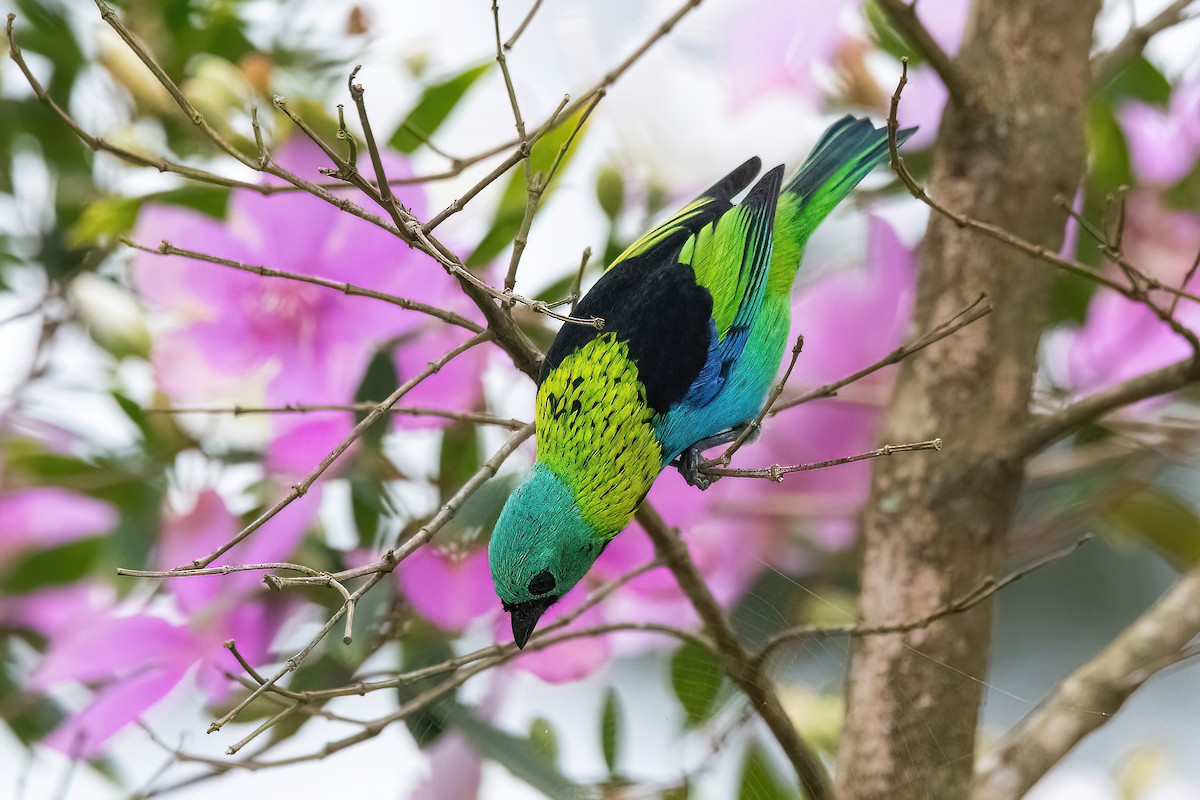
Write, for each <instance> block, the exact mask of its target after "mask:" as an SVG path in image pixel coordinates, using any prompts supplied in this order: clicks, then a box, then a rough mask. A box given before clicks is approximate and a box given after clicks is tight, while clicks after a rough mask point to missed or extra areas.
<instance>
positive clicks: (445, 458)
mask: <svg viewBox="0 0 1200 800" xmlns="http://www.w3.org/2000/svg"><path fill="white" fill-rule="evenodd" d="M476 427H477V426H475V425H473V424H472V423H470V422H463V421H461V420H460V421H456V422H453V423H451V424H449V425H447V426H446V427H445V429H444V430H443V431H442V449H441V454H440V455H439V457H438V492H439V493H440V496H441V502H443V503H445V502H446V501H447V500H449V499H450V498H451V497H453V496H454V494H455V493H456V492H457V491H458V490H459V489H460V488H462V485H463V484H464V483H466V482H467V481H468V480H470V479H471V476H473V475H474V474H475V473H476V472H478V471H479V467H480V465H481V464H482V463H483V456H482V454H481V452H480V447H479V437H478V436H477V435H476Z"/></svg>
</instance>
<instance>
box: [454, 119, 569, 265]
mask: <svg viewBox="0 0 1200 800" xmlns="http://www.w3.org/2000/svg"><path fill="white" fill-rule="evenodd" d="M582 114H583V109H580V110H579V111H576V112H575V113H574V114H572V115H571V116H570V117H568V118H566V119H565V120H563V121H561V122H559V123H558V125H557V126H556V127H554V128H553V129H551V130H549V131H547V132H546V134H545V135H544V136H543V137H542V138H540V139H538V141H537V144H535V145H534V146H533V150H531V151H530V154H529V166H530V169H532V170H533V171H534V172H535V173H538V172H547V171H549V169H550V167H551V166H552V165H553V164H554V160H555V159H556V158H557V157H558V152H559V150H561V149H562V147H563V145H565V144H566V143H567V141H568V140H569V139H570V138H571V134H572V133H573V132H574V131H575V126H576V125H577V124H578V123H579V119H580V116H581V115H582ZM586 132H587V125H586V124H585V125H584V128H583V130H581V131H580V132H579V134H578V135H577V136H576V137H575V143H574V145H573V146H572V148H571V149H570V150H568V151H567V153H566V155H565V156H563V161H562V163H561V164H560V165H559V168H558V169H559V172H560V173H561V172H562V171H563V170H565V169H566V168H567V165H568V163H569V162H570V160H571V157H572V155H573V154H574V152H575V150H576V149H578V145H579V141H580V139H582V138H583V135H584V134H585V133H586ZM553 191H554V183H551V184H550V185H549V186H547V187H546V191H545V193H544V194H543V195H542V203H545V201H546V198H547V197H548V196H549V195H550V194H551V193H552V192H553ZM527 200H528V192H527V191H526V189H525V171H524V170H523V169H514V170H512V171H511V172H510V173H509V177H508V182H507V183H506V184H505V185H504V193H503V194H502V195H501V196H500V206H499V207H498V208H497V209H496V216H495V217H494V218H493V219H492V226H491V228H489V229H488V232H487V233H486V234H484V237H483V239H482V241H480V243H479V246H478V247H476V248H475V251H474V252H473V253H471V255H470V256H469V257H468V258H467V266H468V267H472V268H474V267H481V266H483V265H484V264H487V263H488V262H489V261H491V260H492V259H493V258H495V257H496V256H498V255H500V253H502V252H503V251H504V248H506V247H508V245H509V244H511V243H512V240H513V239H514V238H515V237H516V235H517V231H518V230H520V229H521V220H522V219H523V218H524V216H525V204H526V202H527Z"/></svg>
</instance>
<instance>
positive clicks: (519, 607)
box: [504, 597, 558, 650]
mask: <svg viewBox="0 0 1200 800" xmlns="http://www.w3.org/2000/svg"><path fill="white" fill-rule="evenodd" d="M557 599H558V598H557V597H539V598H535V599H533V600H526V601H525V602H524V603H517V604H516V605H512V606H505V609H504V610H505V611H507V612H508V613H510V614H512V631H513V640H514V641H516V643H517V649H518V650H524V649H525V643H526V642H528V641H529V637H530V636H532V635H533V629H534V628H536V627H537V623H538V620H539V619H541V618H542V614H545V613H546V609H547V608H549V607H550V606H552V605H554V601H555V600H557Z"/></svg>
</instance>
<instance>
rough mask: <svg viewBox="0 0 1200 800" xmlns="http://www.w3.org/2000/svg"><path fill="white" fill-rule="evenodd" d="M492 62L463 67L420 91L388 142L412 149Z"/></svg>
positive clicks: (415, 147) (440, 120)
mask: <svg viewBox="0 0 1200 800" xmlns="http://www.w3.org/2000/svg"><path fill="white" fill-rule="evenodd" d="M491 65H492V62H490V61H488V62H486V63H483V64H480V65H479V66H476V67H471V68H470V69H467V70H464V71H462V72H460V73H458V74H457V75H455V76H454V77H452V78H448V79H447V80H444V81H441V82H440V83H435V84H433V85H432V86H429V87H428V88H426V89H425V91H423V92H421V98H420V99H419V100H418V101H417V105H416V106H415V107H414V108H413V110H412V111H410V112H409V113H408V116H407V117H406V118H405V120H404V122H402V123H401V124H400V127H399V128H397V129H396V132H395V133H393V134H392V138H391V139H389V140H388V144H389V145H391V146H392V147H393V148H395V149H396V150H399V151H400V152H401V153H411V152H413V151H414V150H416V149H417V148H418V147H420V146H421V144H422V140H423V139H428V138H429V137H430V136H432V135H433V134H434V133H435V132H436V131H437V129H438V128H439V127H440V126H441V124H442V123H443V122H445V121H446V118H447V117H448V116H450V112H451V111H453V110H454V107H455V106H456V105H458V101H459V100H461V99H462V98H463V95H465V94H466V93H467V90H468V89H470V88H471V87H472V86H473V85H474V84H475V81H477V80H479V78H480V77H481V76H482V75H483V73H485V72H487V70H488V67H490V66H491Z"/></svg>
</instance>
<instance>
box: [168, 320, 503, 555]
mask: <svg viewBox="0 0 1200 800" xmlns="http://www.w3.org/2000/svg"><path fill="white" fill-rule="evenodd" d="M491 339H492V335H491V333H490V332H484V333H481V334H478V335H476V336H473V337H471V338H470V339H468V340H467V341H465V342H463V343H462V344H460V345H458V346H457V347H454V348H451V349H450V350H449V351H448V352H446V354H445V355H443V356H442V357H441V358H439V359H437V360H435V361H431V362H429V365H428V366H426V367H425V369H423V370H421V371H420V372H418V373H417V374H416V375H414V376H413V377H412V378H410V379H409V380H407V381H405V382H404V383H403V384H401V385H400V386H399V387H397V389H396V391H394V392H392V393H391V395H389V396H388V398H387V399H386V400H384V401H383V402H382V403H380V404H379V405H377V406H375V408H373V409H371V411H370V412H369V413H368V414H367V415H366V416H365V417H363V419H362V420H361V421H360V422H359V423H358V424H357V425H355V426H354V428H353V430H351V431H350V433H349V434H347V436H346V438H344V439H342V441H341V442H339V443H338V445H337V447H335V448H334V449H333V450H332V451H331V452H330V453H329V454H328V455H327V456H325V458H323V459H321V463H320V464H318V465H317V466H316V467H314V468H313V470H312V471H311V472H309V473H308V475H306V476H304V479H303V480H301V481H299V482H298V483H295V484H292V489H291V491H290V492H288V494H287V495H286V496H285V497H284V498H283V499H281V500H280V501H279V502H277V503H276V504H275V505H273V506H271V507H270V508H269V509H267V510H266V511H265V512H263V513H262V514H261V515H260V516H259V517H258V518H257V519H255V520H254V521H253V522H251V523H250V524H249V525H247V526H246V527H245V528H243V529H242V530H241V531H239V532H238V533H237V535H236V536H234V537H233V538H232V539H230V540H229V541H228V542H225V544H223V545H221V546H220V547H218V548H217V549H216V550H214V551H213V552H211V553H209V554H208V555H207V556H204V557H203V558H198V559H196V560H195V561H193V562H192V563H191V564H187V565H184V566H182V567H179V571H183V572H185V571H188V570H191V569H202V568H204V567H207V566H208V565H209V564H211V563H212V562H214V561H216V560H217V559H218V558H220V557H221V556H222V555H224V554H225V553H227V552H228V551H229V550H230V549H232V548H233V547H235V546H236V545H237V544H238V543H239V542H241V541H242V540H243V539H245V538H246V537H247V536H249V535H250V534H252V533H254V532H255V531H256V530H258V529H259V528H261V527H262V526H263V525H265V524H266V523H267V522H268V521H269V520H270V519H272V518H273V517H274V516H275V515H276V514H278V513H279V512H280V511H282V510H283V509H284V508H286V507H287V506H289V505H291V504H292V502H293V501H295V500H297V499H299V498H300V497H302V496H303V495H304V494H305V493H307V492H308V490H309V489H310V488H311V487H312V485H313V483H315V482H316V480H317V478H319V477H321V475H322V474H323V473H324V472H325V470H327V469H329V467H330V465H331V464H333V462H334V461H336V460H337V459H338V458H339V457H341V455H342V453H344V452H346V450H347V449H349V447H350V445H352V444H354V442H355V441H357V440H358V437H360V436H361V435H362V434H363V431H365V430H366V429H367V428H369V427H371V425H373V424H374V423H375V421H376V420H378V419H379V418H380V417H381V416H383V415H384V414H385V413H387V410H388V409H390V408H391V407H392V406H394V405H395V404H396V403H397V402H399V400H400V398H401V397H403V396H404V395H406V394H408V393H409V392H410V391H412V390H413V389H414V388H416V387H417V386H418V385H419V384H420V383H421V382H422V381H424V380H425V379H426V378H428V377H429V376H430V375H433V374H435V373H436V372H437V371H438V370H440V369H441V368H442V367H443V366H445V365H446V364H447V363H449V362H450V361H451V360H452V359H454V358H455V357H457V356H459V355H461V354H462V353H465V352H466V351H467V350H470V349H471V348H472V347H474V346H475V345H478V344H481V343H483V342H487V341H491Z"/></svg>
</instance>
